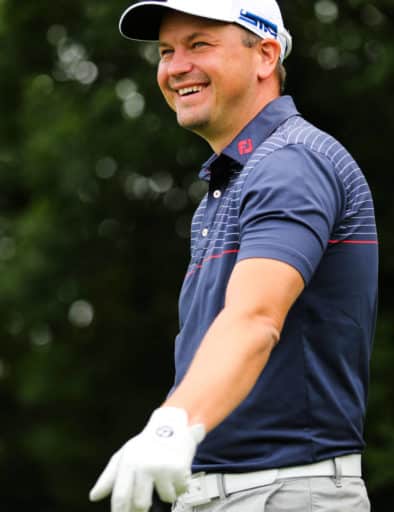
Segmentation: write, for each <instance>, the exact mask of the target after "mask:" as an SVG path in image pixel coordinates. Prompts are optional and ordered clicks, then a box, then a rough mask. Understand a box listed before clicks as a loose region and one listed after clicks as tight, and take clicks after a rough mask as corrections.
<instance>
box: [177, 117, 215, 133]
mask: <svg viewBox="0 0 394 512" xmlns="http://www.w3.org/2000/svg"><path fill="white" fill-rule="evenodd" d="M177 120H178V124H179V126H181V127H182V128H186V129H187V130H193V131H194V130H198V131H200V130H201V129H204V128H207V127H208V125H209V120H208V119H197V118H188V117H182V116H179V115H178V116H177Z"/></svg>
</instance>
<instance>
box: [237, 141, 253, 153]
mask: <svg viewBox="0 0 394 512" xmlns="http://www.w3.org/2000/svg"><path fill="white" fill-rule="evenodd" d="M252 151H253V141H252V139H245V140H241V142H239V143H238V152H239V154H240V155H248V154H249V153H251V152H252Z"/></svg>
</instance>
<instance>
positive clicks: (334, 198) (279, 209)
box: [238, 144, 345, 283]
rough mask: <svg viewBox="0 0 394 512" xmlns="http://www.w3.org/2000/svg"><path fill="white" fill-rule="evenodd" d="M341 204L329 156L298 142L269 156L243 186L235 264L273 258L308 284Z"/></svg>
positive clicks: (340, 187)
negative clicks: (298, 273)
mask: <svg viewBox="0 0 394 512" xmlns="http://www.w3.org/2000/svg"><path fill="white" fill-rule="evenodd" d="M344 203H345V191H344V187H343V184H342V182H341V181H340V179H339V177H338V176H337V174H336V172H335V169H334V168H333V165H332V164H331V162H330V161H329V160H328V158H327V157H325V156H324V155H322V154H320V153H317V152H315V151H313V150H311V149H309V148H307V147H305V146H303V145H301V144H297V145H296V144H295V145H290V146H286V147H285V148H282V149H279V150H277V151H275V152H273V153H271V154H270V155H268V156H267V157H265V158H264V159H263V160H262V161H261V163H260V164H259V165H258V166H257V167H255V168H254V169H253V170H252V171H251V172H250V174H249V175H248V177H247V179H246V181H245V184H244V188H243V191H242V194H241V202H240V217H239V218H240V236H241V240H240V242H241V243H240V251H239V254H238V261H240V260H243V259H247V258H271V259H277V260H280V261H283V262H285V263H288V264H290V265H292V266H293V267H294V268H296V269H297V270H298V271H299V272H300V274H301V275H302V277H303V279H304V281H305V283H308V282H309V281H310V279H311V277H312V275H313V273H314V272H315V270H316V268H317V266H318V264H319V262H320V259H321V257H322V254H323V252H324V251H325V249H326V247H327V244H328V241H329V239H330V234H331V233H332V231H333V229H334V226H335V224H336V223H337V222H338V221H339V219H340V218H341V216H342V215H343V213H344V206H343V205H344Z"/></svg>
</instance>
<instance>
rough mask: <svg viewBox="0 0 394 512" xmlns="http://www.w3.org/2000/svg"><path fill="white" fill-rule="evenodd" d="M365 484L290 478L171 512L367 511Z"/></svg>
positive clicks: (357, 480)
mask: <svg viewBox="0 0 394 512" xmlns="http://www.w3.org/2000/svg"><path fill="white" fill-rule="evenodd" d="M370 510H371V507H370V503H369V499H368V495H367V491H366V488H365V484H364V481H363V480H362V479H361V478H357V477H342V478H341V479H340V480H335V478H332V477H310V478H289V479H285V480H277V481H276V482H274V483H273V484H270V485H265V486H262V487H258V488H257V489H252V490H249V491H241V492H237V493H234V494H231V495H230V496H227V497H226V498H223V499H222V498H217V499H214V500H212V501H211V502H210V503H207V504H205V505H199V506H196V507H189V506H185V505H183V504H182V502H180V503H178V504H175V505H174V506H173V511H174V512H370Z"/></svg>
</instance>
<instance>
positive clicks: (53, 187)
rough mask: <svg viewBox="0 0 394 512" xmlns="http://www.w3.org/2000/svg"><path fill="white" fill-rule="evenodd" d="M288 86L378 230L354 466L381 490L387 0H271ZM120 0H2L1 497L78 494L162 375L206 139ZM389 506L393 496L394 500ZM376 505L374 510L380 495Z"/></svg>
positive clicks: (390, 49) (73, 501)
mask: <svg viewBox="0 0 394 512" xmlns="http://www.w3.org/2000/svg"><path fill="white" fill-rule="evenodd" d="M280 3H281V5H282V7H283V12H284V16H285V19H286V25H287V26H288V27H289V29H290V30H291V32H292V34H293V37H294V43H295V46H294V52H293V55H292V56H291V58H290V59H289V61H288V64H287V69H288V72H289V79H288V92H289V93H290V94H292V95H294V97H295V99H296V102H297V104H298V107H299V109H300V111H301V112H302V113H303V114H304V115H305V116H306V117H307V118H308V119H310V120H311V121H312V122H314V123H315V124H318V125H319V126H320V127H322V128H323V129H325V130H327V131H329V132H331V133H332V134H334V135H335V136H337V137H338V138H339V139H340V140H341V141H342V142H343V143H344V144H345V145H346V146H347V147H348V148H349V149H350V150H351V152H352V153H353V154H354V156H355V157H356V158H357V160H358V161H359V163H360V164H361V166H362V168H363V169H364V171H365V174H366V175H367V178H368V180H369V182H370V185H371V187H372V189H373V192H374V196H375V202H376V211H377V218H378V224H379V232H380V238H381V286H380V290H381V295H380V313H379V322H378V327H377V334H376V340H375V351H374V357H373V361H372V375H371V380H372V383H371V393H370V406H369V413H368V421H367V429H366V434H367V441H368V449H367V452H366V458H365V468H366V478H367V482H368V485H369V488H370V491H371V494H372V499H373V504H374V505H373V510H374V511H377V512H378V511H380V512H381V511H384V510H391V505H390V502H391V500H392V499H393V498H394V491H393V488H394V487H393V486H394V469H393V468H394V465H393V464H392V461H393V460H394V422H393V419H394V409H393V393H394V391H393V390H394V377H393V375H394V374H393V372H392V369H391V365H392V364H394V346H393V335H394V318H393V316H392V314H391V311H392V308H393V299H392V295H391V290H392V288H393V285H394V260H393V259H392V257H391V256H390V254H392V253H393V250H394V247H393V245H394V234H393V230H392V229H391V220H392V218H393V214H394V211H393V210H394V202H393V201H392V178H391V171H392V166H393V146H392V133H393V128H394V111H393V110H394V102H393V85H392V84H393V69H394V40H393V37H392V34H393V28H394V27H393V21H392V20H393V2H392V0H379V1H377V0H342V1H341V2H338V1H337V2H335V1H334V0H318V1H311V0H287V1H286V0H283V1H282V2H280ZM127 5H128V2H127V1H126V0H112V2H107V1H103V0H95V1H93V0H84V1H83V2H80V1H77V0H67V1H66V0H58V1H57V2H50V1H49V0H35V1H34V2H31V1H28V0H18V2H16V1H13V0H0V41H1V48H2V52H1V58H0V114H1V122H0V271H1V279H0V335H1V345H0V398H1V403H2V416H1V430H0V506H1V510H2V511H3V510H4V512H9V511H11V510H12V511H16V510H24V509H25V508H26V509H29V510H33V511H35V510H37V511H38V510H39V511H40V512H49V511H53V510H56V512H66V511H67V512H82V511H86V510H88V508H90V509H91V510H96V511H101V510H102V511H103V510H108V503H104V504H97V505H89V504H88V502H87V493H88V490H89V488H90V486H91V484H92V483H93V482H94V480H95V478H96V476H97V474H98V472H99V471H100V470H101V468H102V466H103V464H104V462H105V461H106V459H107V457H108V456H109V455H110V454H111V453H112V452H113V451H114V450H115V449H117V448H118V447H119V446H120V445H121V444H122V443H123V442H124V441H125V440H126V439H127V438H128V437H130V436H131V435H132V434H134V433H136V432H137V431H138V430H139V429H140V428H141V427H142V425H143V424H144V422H145V421H146V418H147V416H148V415H149V413H150V411H151V409H152V408H153V407H155V406H157V405H158V404H159V403H160V401H161V400H162V398H163V397H164V396H165V393H166V391H167V390H168V388H169V386H170V385H171V381H172V375H173V363H172V343H173V338H174V335H175V333H176V330H177V311H176V302H177V294H178V289H179V286H180V284H181V280H182V277H183V272H184V271H185V268H186V264H187V257H188V225H189V222H190V218H191V215H192V212H193V209H194V208H195V206H196V204H197V203H198V200H199V198H200V197H201V195H202V193H203V192H204V187H203V186H202V185H201V183H200V182H199V180H198V178H197V171H198V169H199V165H200V164H201V163H202V162H203V161H204V160H205V159H206V158H207V157H208V156H209V154H210V149H209V147H208V146H207V145H206V144H205V143H204V142H203V141H201V140H199V139H198V138H197V137H195V136H194V135H192V134H190V133H188V132H185V131H183V130H181V129H180V128H179V127H177V125H176V122H175V119H174V116H173V114H172V113H171V112H170V111H169V109H168V107H167V106H166V105H165V104H164V101H163V100H162V98H161V97H160V94H159V91H158V89H157V86H156V83H155V67H156V62H157V50H156V48H155V47H154V45H150V44H141V45H139V44H133V43H131V42H127V41H126V40H123V39H122V38H121V37H120V36H119V34H118V31H117V23H118V19H119V16H120V14H121V12H122V10H123V9H124V8H125V7H126V6H127ZM390 499H391V500H390ZM386 503H387V505H386Z"/></svg>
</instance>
